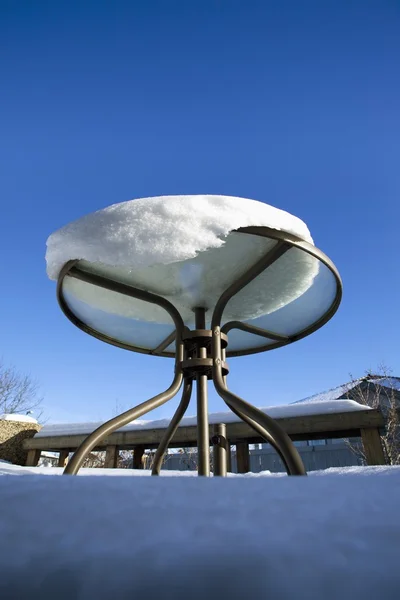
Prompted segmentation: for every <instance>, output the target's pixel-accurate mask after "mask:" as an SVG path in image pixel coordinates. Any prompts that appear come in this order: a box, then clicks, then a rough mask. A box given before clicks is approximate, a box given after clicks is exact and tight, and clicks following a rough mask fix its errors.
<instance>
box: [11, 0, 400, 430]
mask: <svg viewBox="0 0 400 600" xmlns="http://www.w3.org/2000/svg"><path fill="white" fill-rule="evenodd" d="M399 31H400V4H399V3H398V2H396V1H395V0H393V1H384V0H376V1H375V2H369V1H367V0H363V1H360V2H351V1H346V2H341V1H339V0H336V1H334V2H307V1H302V2H298V1H297V0H295V1H293V2H289V1H282V2H277V1H268V0H264V1H262V0H261V1H248V2H245V1H242V2H238V1H235V0H225V1H208V0H201V1H199V2H197V1H195V0H193V1H190V2H188V1H187V0H186V1H181V2H176V1H174V0H169V1H165V2H154V1H148V2H146V1H144V0H143V1H142V2H134V1H130V2H129V1H127V2H123V1H118V0H117V1H113V2H111V1H110V2H102V1H100V0H97V1H96V2H90V1H88V0H86V1H85V2H75V1H60V2H31V1H29V2H25V1H23V0H20V1H18V2H13V1H11V0H10V1H7V0H3V1H2V2H0V40H1V55H2V57H1V65H0V76H1V79H0V81H1V87H2V92H1V111H0V132H1V141H0V153H1V155H0V171H1V174H0V192H1V220H0V227H1V236H0V245H1V262H0V277H1V296H0V303H1V311H0V319H1V338H0V339H1V346H0V355H1V356H2V357H3V359H4V361H5V362H7V363H12V364H14V365H16V366H17V367H18V368H19V369H21V370H22V371H26V372H29V373H31V374H32V376H34V377H36V378H37V379H38V380H39V382H40V383H41V387H42V391H43V393H44V395H45V407H46V412H47V416H48V417H50V420H52V421H59V420H62V421H66V420H75V421H79V420H96V419H104V418H107V417H109V416H111V415H112V414H113V413H114V411H115V406H116V401H118V402H119V405H120V406H121V407H122V408H128V407H130V406H131V405H134V404H136V403H138V402H141V401H142V400H144V399H146V398H148V397H150V396H152V395H153V394H155V393H157V392H158V391H160V390H161V389H163V388H165V387H167V386H168V385H169V382H170V380H171V377H172V367H173V363H172V361H171V360H170V359H161V358H154V357H147V356H142V355H136V354H133V353H130V352H126V351H123V350H119V349H116V348H113V347H111V346H108V345H106V344H102V343H101V342H99V341H97V340H95V339H92V338H90V337H89V336H87V335H85V334H83V333H82V332H80V331H79V330H78V329H75V328H74V327H73V325H72V324H71V323H70V322H69V321H68V320H67V319H66V318H65V317H64V316H63V315H62V313H61V311H60V309H59V308H58V305H57V303H56V299H55V284H54V282H51V281H48V280H47V278H46V273H45V262H44V254H45V242H46V239H47V237H48V235H49V234H50V233H51V232H52V231H54V230H55V229H57V228H59V227H60V226H62V225H64V224H66V223H68V222H70V221H72V220H74V219H76V218H78V217H80V216H82V215H84V214H86V213H89V212H92V211H94V210H97V209H99V208H102V207H104V206H107V205H109V204H112V203H115V202H120V201H123V200H128V199H131V198H139V197H144V196H152V195H162V194H199V193H211V194H227V195H235V196H244V197H249V198H254V199H257V200H262V201H265V202H268V203H270V204H273V205H275V206H277V207H279V208H282V209H284V210H287V211H289V212H291V213H293V214H295V215H297V216H299V217H301V218H302V219H303V220H305V221H306V223H307V224H308V225H309V227H310V230H311V232H312V235H313V237H314V240H315V242H316V244H317V245H318V246H319V247H320V248H321V249H322V250H324V252H326V253H327V254H328V256H330V257H331V258H332V259H333V261H334V262H335V263H336V265H337V266H338V268H339V270H340V272H341V275H342V277H343V282H344V297H343V303H342V306H341V308H340V309H339V312H338V313H337V315H336V316H335V317H334V319H333V320H332V321H331V322H330V323H329V324H328V325H326V326H325V327H324V328H323V329H322V330H320V331H319V332H317V333H315V334H314V335H312V336H310V337H309V338H307V339H305V340H303V341H301V342H298V343H296V344H293V345H292V346H290V347H287V348H282V349H280V350H277V351H274V352H271V353H265V354H261V355H258V356H256V357H246V358H236V359H231V362H230V366H231V374H230V376H229V381H230V387H231V388H232V389H233V390H235V391H237V392H238V393H239V394H241V395H243V396H244V397H245V398H247V399H248V400H250V401H252V402H254V403H256V404H258V405H264V406H265V405H268V404H280V403H286V402H290V401H293V400H297V399H299V398H302V397H305V396H307V395H310V394H313V393H316V392H318V391H320V390H323V389H327V388H330V387H333V386H335V385H337V384H340V383H342V382H343V381H346V380H347V379H348V375H349V373H350V372H351V373H353V374H354V375H357V376H358V375H362V374H363V372H364V370H365V369H368V368H372V369H374V368H376V366H377V364H378V363H380V362H382V361H384V362H385V363H386V364H387V365H389V366H390V367H392V369H393V371H394V372H395V374H397V375H399V374H400V350H399V342H398V340H399V319H398V314H399V313H398V308H397V305H398V302H399V292H400V283H399V237H400V234H399V222H400V218H399V217H400V208H399V195H400V165H399V156H400V113H399V106H400V83H399V69H400V67H399V65H400V60H399V59H400V35H399ZM246 376H248V381H246ZM174 406H175V404H169V405H167V406H164V407H163V408H161V409H159V410H158V411H155V412H154V413H153V416H154V417H161V416H167V415H170V414H171V413H172V411H173V407H174ZM210 408H211V410H221V409H222V408H223V403H222V401H221V400H219V399H217V398H216V397H215V396H214V395H211V399H210ZM193 412H194V406H192V407H191V410H190V413H191V414H193Z"/></svg>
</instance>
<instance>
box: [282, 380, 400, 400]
mask: <svg viewBox="0 0 400 600" xmlns="http://www.w3.org/2000/svg"><path fill="white" fill-rule="evenodd" d="M363 381H366V382H367V383H370V384H373V385H377V386H380V387H386V388H388V389H389V390H398V391H400V378H399V377H371V378H367V379H364V378H362V379H356V380H354V381H349V382H348V383H344V384H342V385H338V386H337V387H335V388H332V389H330V390H327V391H325V392H320V393H319V394H315V395H313V396H309V397H308V398H304V399H303V400H296V402H293V404H303V403H307V404H309V403H311V402H315V403H317V404H319V403H320V402H329V403H330V402H332V401H333V400H337V399H338V398H340V397H341V396H343V395H344V394H348V393H349V392H350V391H351V390H352V389H353V388H355V387H356V386H357V385H360V384H361V383H362V382H363Z"/></svg>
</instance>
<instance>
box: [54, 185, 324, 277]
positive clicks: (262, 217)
mask: <svg viewBox="0 0 400 600" xmlns="http://www.w3.org/2000/svg"><path fill="white" fill-rule="evenodd" d="M252 225H258V226H266V227H271V228H273V229H277V230H279V231H286V232H288V233H292V234H295V235H297V236H299V237H301V238H302V239H304V240H305V241H307V242H311V243H312V238H311V236H310V232H309V230H308V228H307V226H306V225H305V223H303V221H301V220H300V219H299V218H298V217H294V216H293V215H291V214H289V213H287V212H285V211H283V210H280V209H278V208H275V207H273V206H270V205H268V204H265V203H263V202H258V201H256V200H247V199H244V198H236V197H231V196H211V195H196V196H159V197H154V198H141V199H139V200H129V201H127V202H120V203H118V204H113V205H112V206H108V207H107V208H104V209H102V210H98V211H96V212H95V213H92V214H90V215H87V216H85V217H82V218H81V219H79V220H77V221H74V222H73V223H70V224H69V225H66V226H65V227H63V228H61V229H59V230H58V231H56V232H55V233H53V234H52V235H51V236H50V237H49V239H48V241H47V254H46V261H47V273H48V275H49V277H50V279H57V277H58V275H59V272H60V270H61V268H62V266H63V265H64V264H65V263H66V262H67V261H69V260H72V259H84V260H86V261H88V262H92V263H103V264H105V265H111V266H122V267H130V268H138V267H146V266H152V265H156V264H164V265H165V264H169V263H174V262H180V261H184V260H187V259H190V258H194V257H195V256H197V254H198V253H199V252H204V251H205V250H209V249H211V248H220V247H221V246H223V244H224V241H223V239H222V238H224V237H226V236H227V235H228V234H229V233H230V232H231V231H233V230H234V229H238V228H239V227H248V226H252Z"/></svg>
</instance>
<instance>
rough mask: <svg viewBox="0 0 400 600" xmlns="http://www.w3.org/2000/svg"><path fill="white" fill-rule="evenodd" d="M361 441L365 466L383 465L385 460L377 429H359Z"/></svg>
mask: <svg viewBox="0 0 400 600" xmlns="http://www.w3.org/2000/svg"><path fill="white" fill-rule="evenodd" d="M361 439H362V443H363V446H364V453H365V458H366V459H367V465H385V464H386V460H385V454H384V452H383V448H382V441H381V436H380V435H379V429H361Z"/></svg>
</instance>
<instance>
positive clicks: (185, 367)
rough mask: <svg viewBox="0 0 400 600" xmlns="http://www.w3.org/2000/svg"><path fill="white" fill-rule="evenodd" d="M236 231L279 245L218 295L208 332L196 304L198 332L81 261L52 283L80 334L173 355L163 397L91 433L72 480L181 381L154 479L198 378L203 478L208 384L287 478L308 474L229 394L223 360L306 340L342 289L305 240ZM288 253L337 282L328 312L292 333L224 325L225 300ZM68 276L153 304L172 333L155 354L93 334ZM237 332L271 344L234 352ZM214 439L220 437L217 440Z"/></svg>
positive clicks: (264, 423)
mask: <svg viewBox="0 0 400 600" xmlns="http://www.w3.org/2000/svg"><path fill="white" fill-rule="evenodd" d="M237 232H239V233H244V234H248V235H258V236H261V237H268V238H270V239H274V240H276V242H277V243H276V244H275V245H274V246H273V248H272V249H270V250H269V251H268V252H267V253H266V255H265V256H263V257H262V258H261V259H260V260H258V261H257V262H256V263H255V264H254V265H253V267H251V268H250V269H248V270H247V272H246V273H244V274H243V275H242V276H241V277H239V278H238V279H237V280H236V281H235V282H234V283H232V284H231V285H230V286H229V287H228V289H227V290H225V291H224V292H223V294H222V295H221V297H220V298H219V300H218V302H217V304H216V306H215V308H214V311H213V314H212V319H211V330H208V329H206V312H207V309H205V308H202V307H196V308H195V309H194V310H195V314H196V329H195V330H193V331H190V330H189V329H188V328H187V327H185V325H184V323H183V320H182V318H181V316H180V314H179V312H178V311H177V309H176V308H175V307H174V306H173V305H172V304H171V303H170V302H169V301H168V300H166V299H165V298H163V297H161V296H157V295H155V294H152V293H150V292H147V291H145V290H141V289H140V288H136V287H134V286H131V285H127V284H124V283H121V282H118V281H115V280H111V279H108V278H106V277H103V276H100V275H96V274H93V273H90V272H88V271H85V270H84V269H82V268H81V267H80V265H79V261H69V262H68V263H67V264H66V265H65V266H64V267H63V269H62V270H61V273H60V276H59V279H58V282H57V298H58V301H59V304H60V307H61V309H62V311H63V312H64V314H65V315H66V316H67V317H68V319H70V321H72V322H73V323H74V324H75V325H76V326H77V327H78V328H80V329H81V330H82V331H84V332H86V333H88V334H89V335H92V336H94V337H96V338H97V339H100V340H101V341H104V342H106V343H108V344H112V345H114V346H117V347H119V348H124V349H127V350H130V351H134V352H141V353H144V354H153V355H158V356H167V357H174V358H175V376H174V379H173V381H172V383H171V385H170V387H169V388H168V389H167V390H166V391H165V392H163V393H161V394H158V395H157V396H155V397H154V398H152V399H150V400H147V401H146V402H143V403H142V404H139V405H138V406H136V407H135V408H132V409H130V410H128V411H126V412H125V413H123V414H122V415H119V416H117V417H114V418H113V419H111V420H110V421H108V422H107V423H105V424H103V425H102V426H101V427H99V428H98V429H97V430H96V431H94V432H93V433H92V434H90V435H89V436H88V437H87V439H86V440H85V441H84V442H83V443H82V444H81V446H80V447H79V448H78V450H77V451H76V452H75V454H74V456H73V457H72V459H71V460H70V462H69V463H68V465H67V467H66V468H65V471H64V473H65V474H71V475H74V474H76V473H77V472H78V470H79V468H80V466H81V465H82V463H83V461H84V460H85V458H86V456H87V455H88V454H89V452H90V451H91V450H93V448H95V447H96V445H97V444H99V442H100V441H102V440H103V439H104V438H106V437H107V436H108V435H110V434H111V433H113V432H114V431H115V430H117V429H119V428H120V427H123V426H124V425H126V424H128V423H130V422H131V421H133V420H135V419H137V418H139V417H141V416H143V415H144V414H146V413H147V412H149V411H150V410H153V409H155V408H157V407H159V406H161V405H162V404H164V403H165V402H167V401H168V400H169V399H171V398H172V397H173V396H175V394H176V393H177V392H178V391H179V389H180V387H181V385H182V381H183V380H185V383H184V389H183V395H182V399H181V402H180V404H179V406H178V408H177V410H176V412H175V415H174V417H173V419H172V420H171V423H170V425H169V427H168V429H167V431H166V433H165V435H164V437H163V440H162V442H161V444H160V446H159V448H158V451H157V453H156V458H155V462H154V466H153V470H152V474H153V475H158V474H159V473H160V469H161V465H162V461H163V457H164V455H165V452H166V451H167V448H168V445H169V443H170V441H171V439H172V437H173V435H174V434H175V432H176V430H177V428H178V426H179V423H180V421H181V419H182V417H183V415H184V414H185V411H186V410H187V407H188V405H189V402H190V397H191V392H192V380H194V379H196V383H197V385H196V388H197V423H198V458H199V465H198V472H199V475H203V476H208V475H209V474H210V455H209V453H210V440H209V425H208V407H207V380H208V379H212V380H213V382H214V385H215V388H216V390H217V392H218V394H219V395H220V396H221V397H222V398H223V400H224V401H225V402H226V404H227V405H228V407H229V408H230V409H231V410H232V411H233V412H234V413H235V414H236V415H237V416H238V417H239V418H240V419H242V420H243V421H245V422H246V423H247V424H248V425H250V427H252V428H253V429H254V430H255V431H256V432H257V434H258V435H261V436H262V437H263V438H264V439H265V440H266V441H267V442H268V443H270V444H271V445H272V446H273V447H274V448H275V449H276V451H277V452H278V453H279V455H280V456H281V458H282V460H283V462H284V464H285V466H286V469H287V472H288V474H290V475H305V474H306V472H305V469H304V466H303V463H302V461H301V458H300V456H299V453H298V452H297V449H296V448H295V446H294V445H293V443H292V442H291V440H290V438H289V436H288V435H287V434H286V433H285V431H284V430H283V429H282V428H281V427H280V426H279V425H278V423H277V422H276V421H275V420H274V419H272V418H271V417H269V416H268V415H266V414H265V413H264V412H262V411H260V410H259V409H257V408H256V407H254V406H252V405H250V404H248V403H247V402H245V401H244V400H243V399H242V398H239V396H236V395H235V394H233V393H232V392H230V391H229V390H228V388H227V385H226V375H227V373H228V372H229V369H228V365H227V364H226V362H225V357H226V356H228V357H229V356H243V355H246V354H254V353H256V352H263V351H267V350H272V349H274V348H279V347H281V346H284V345H286V344H290V343H293V342H294V341H297V340H299V339H301V338H303V337H305V336H307V335H310V334H311V333H313V332H314V331H316V330H317V329H319V328H320V327H322V326H323V325H324V324H325V323H326V322H327V321H328V320H329V319H330V318H331V317H332V316H333V315H334V314H335V312H336V310H337V309H338V306H339V304H340V300H341V296H342V284H341V280H340V276H339V273H338V271H337V269H336V267H335V266H334V264H333V263H332V262H331V261H330V259H329V258H328V257H327V256H325V254H323V253H322V252H321V251H320V250H318V249H317V248H315V247H314V246H312V245H311V244H308V243H307V242H304V241H303V240H302V239H300V238H298V237H296V236H294V235H290V234H287V233H285V232H282V231H276V230H273V229H270V228H268V227H245V228H241V229H238V230H237ZM291 248H298V249H301V250H302V251H304V252H307V253H308V254H310V255H312V256H314V257H315V258H317V259H318V260H320V261H321V262H322V263H323V264H324V265H325V266H326V267H327V268H328V269H330V271H331V272H332V273H333V275H334V277H335V279H336V284H337V288H336V295H335V298H334V299H333V301H332V304H331V306H330V307H329V309H328V310H327V311H326V313H325V314H324V315H323V316H322V317H320V318H319V319H318V320H317V321H315V322H314V323H312V324H311V325H310V326H308V327H306V328H305V329H303V330H302V331H300V332H298V333H297V334H296V335H293V336H286V335H282V334H280V333H278V332H271V331H268V330H265V329H261V328H259V327H255V326H252V325H249V324H247V323H242V322H240V321H230V322H228V323H226V324H225V325H224V326H223V327H221V320H222V316H223V312H224V309H225V307H226V305H227V303H228V302H229V300H230V299H231V298H232V297H233V296H234V295H235V294H237V293H238V292H239V291H240V290H242V289H243V288H244V287H245V286H246V285H247V284H248V283H250V282H251V281H253V280H254V279H255V278H256V277H257V276H258V275H260V274H261V273H262V272H263V271H265V270H266V269H268V267H270V266H271V265H272V264H274V263H275V262H276V261H277V260H278V259H279V258H280V257H281V256H282V255H283V254H284V253H285V252H287V251H288V250H290V249H291ZM66 277H75V278H76V279H79V280H81V281H84V282H86V283H88V284H91V285H94V286H98V287H101V288H104V289H108V290H110V291H114V292H117V293H119V294H124V295H126V296H130V297H132V298H137V299H139V300H142V301H145V302H150V303H153V304H156V305H158V306H160V307H161V308H164V309H165V310H166V312H167V313H168V314H169V316H170V317H171V320H172V322H173V324H174V327H175V329H174V331H173V332H171V334H170V335H169V336H167V338H165V339H164V340H163V341H162V342H161V343H159V344H158V345H157V347H155V348H154V349H147V348H142V347H139V346H135V345H132V344H128V343H124V342H120V341H119V340H117V339H114V338H111V337H109V336H107V335H105V334H103V333H101V332H99V331H96V330H95V329H93V328H91V327H90V326H88V325H87V324H85V323H84V322H82V321H81V320H80V319H79V318H78V317H77V316H76V315H75V314H74V313H73V312H72V310H71V309H70V308H69V306H68V304H67V302H66V301H65V298H64V295H63V281H64V280H65V278H66ZM235 328H236V329H241V330H242V331H246V332H248V333H251V334H253V335H258V336H260V337H264V338H268V339H270V340H274V342H275V343H273V344H269V345H264V346H259V347H257V348H249V349H244V350H239V351H229V347H228V348H227V344H228V336H227V335H226V334H227V333H228V332H229V331H230V330H232V329H235ZM174 340H175V342H176V349H177V350H176V353H172V352H166V348H167V347H168V346H169V345H170V344H171V343H172V342H173V341H174ZM218 427H219V428H220V429H219V430H218V431H216V433H215V437H214V439H213V443H214V445H215V447H216V454H215V456H216V457H217V459H216V460H217V462H216V473H215V474H217V475H222V476H224V475H226V462H227V461H226V448H224V446H223V444H222V443H221V442H222V438H223V437H224V434H223V427H224V425H219V426H218ZM217 438H218V439H217Z"/></svg>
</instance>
